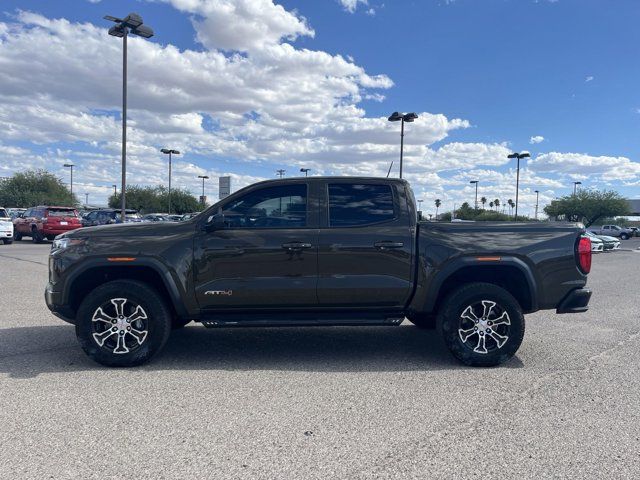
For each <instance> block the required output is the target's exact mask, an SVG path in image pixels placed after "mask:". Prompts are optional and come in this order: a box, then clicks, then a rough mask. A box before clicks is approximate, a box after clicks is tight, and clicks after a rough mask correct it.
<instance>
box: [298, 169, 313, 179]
mask: <svg viewBox="0 0 640 480" xmlns="http://www.w3.org/2000/svg"><path fill="white" fill-rule="evenodd" d="M300 171H301V172H304V176H305V177H308V176H309V172H310V171H311V169H310V168H301V169H300Z"/></svg>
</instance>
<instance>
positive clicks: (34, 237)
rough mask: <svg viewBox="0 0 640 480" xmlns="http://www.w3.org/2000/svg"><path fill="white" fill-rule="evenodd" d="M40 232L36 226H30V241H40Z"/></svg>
mask: <svg viewBox="0 0 640 480" xmlns="http://www.w3.org/2000/svg"><path fill="white" fill-rule="evenodd" d="M42 238H43V237H42V233H40V231H39V230H38V229H37V228H36V227H33V228H31V241H32V242H33V243H42Z"/></svg>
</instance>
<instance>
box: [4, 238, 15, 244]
mask: <svg viewBox="0 0 640 480" xmlns="http://www.w3.org/2000/svg"><path fill="white" fill-rule="evenodd" d="M2 241H3V242H4V244H5V245H11V244H12V243H13V240H12V239H10V238H4V239H3V240H2Z"/></svg>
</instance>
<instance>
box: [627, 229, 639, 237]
mask: <svg viewBox="0 0 640 480" xmlns="http://www.w3.org/2000/svg"><path fill="white" fill-rule="evenodd" d="M629 230H631V231H632V232H633V235H632V236H633V237H640V228H638V227H629Z"/></svg>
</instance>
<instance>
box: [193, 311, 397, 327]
mask: <svg viewBox="0 0 640 480" xmlns="http://www.w3.org/2000/svg"><path fill="white" fill-rule="evenodd" d="M286 316H288V315H287V314H283V315H280V316H252V315H251V314H248V315H243V316H240V315H224V314H223V315H216V316H215V318H203V319H201V320H200V322H201V323H202V324H203V325H204V326H205V327H208V328H226V327H328V326H376V325H377V326H393V325H400V324H401V323H402V321H403V320H404V316H402V315H394V316H388V317H372V316H369V317H354V318H340V317H333V316H329V317H320V316H317V315H316V316H305V315H296V317H295V318H283V317H286Z"/></svg>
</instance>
